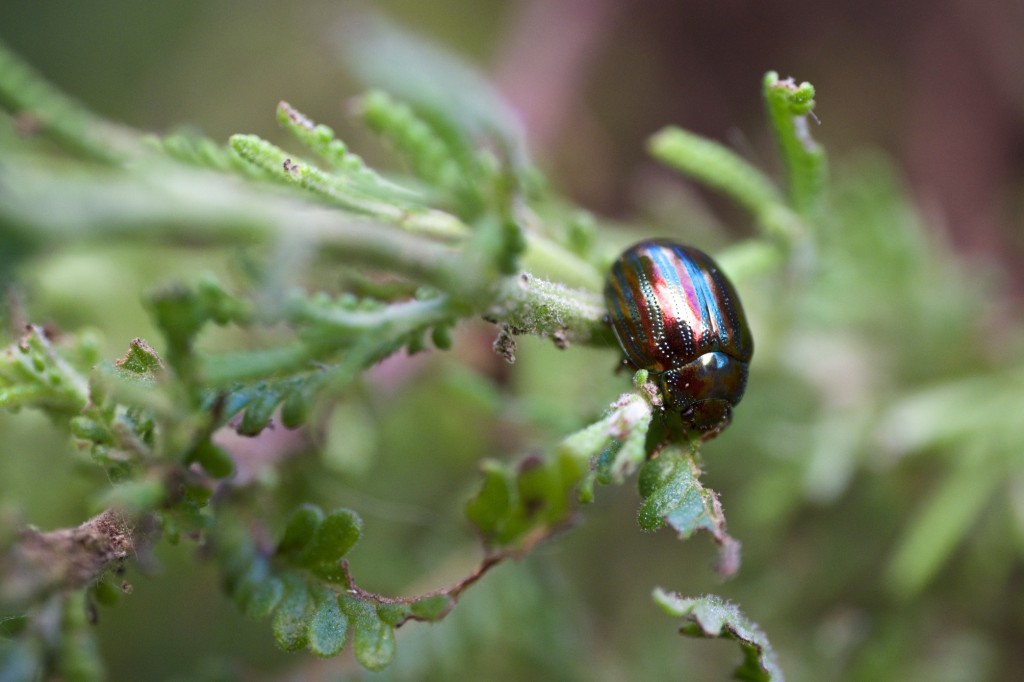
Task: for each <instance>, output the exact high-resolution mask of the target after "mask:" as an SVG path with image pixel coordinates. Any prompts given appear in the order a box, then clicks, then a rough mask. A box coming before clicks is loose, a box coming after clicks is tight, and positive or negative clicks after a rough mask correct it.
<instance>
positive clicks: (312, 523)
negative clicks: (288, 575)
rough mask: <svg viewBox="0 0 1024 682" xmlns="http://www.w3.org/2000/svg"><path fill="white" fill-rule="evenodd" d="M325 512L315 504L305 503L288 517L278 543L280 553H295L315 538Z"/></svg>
mask: <svg viewBox="0 0 1024 682" xmlns="http://www.w3.org/2000/svg"><path fill="white" fill-rule="evenodd" d="M323 520H324V513H323V512H322V511H321V510H320V507H317V506H316V505H313V504H303V505H301V506H300V507H299V508H298V509H296V510H295V511H294V512H292V515H291V518H289V519H288V525H287V526H286V527H285V529H284V535H283V536H282V537H281V542H279V543H278V544H277V552H278V554H294V553H295V552H298V551H300V550H302V549H305V547H306V546H307V545H308V544H309V543H310V542H311V541H312V540H313V537H314V536H315V535H316V531H317V529H318V528H320V524H321V523H323Z"/></svg>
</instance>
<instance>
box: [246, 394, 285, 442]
mask: <svg viewBox="0 0 1024 682" xmlns="http://www.w3.org/2000/svg"><path fill="white" fill-rule="evenodd" d="M280 401H281V396H280V395H278V393H277V392H276V391H274V390H273V388H272V387H269V386H267V387H266V390H262V391H259V392H257V393H256V394H255V395H253V397H252V398H251V399H250V400H249V402H248V404H246V406H245V414H244V415H243V416H242V422H241V424H239V426H238V433H239V434H240V435H242V436H257V435H259V434H260V432H261V431H263V429H265V428H267V424H269V423H270V417H271V416H273V414H274V410H275V409H276V408H277V404H278V403H279V402H280Z"/></svg>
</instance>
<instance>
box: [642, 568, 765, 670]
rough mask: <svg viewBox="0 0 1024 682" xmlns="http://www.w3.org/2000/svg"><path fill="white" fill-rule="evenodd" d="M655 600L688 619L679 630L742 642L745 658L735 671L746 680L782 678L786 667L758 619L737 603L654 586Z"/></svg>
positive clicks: (663, 607) (667, 609) (670, 613)
mask: <svg viewBox="0 0 1024 682" xmlns="http://www.w3.org/2000/svg"><path fill="white" fill-rule="evenodd" d="M654 600H655V602H656V603H657V604H658V605H659V606H661V608H662V609H663V610H664V611H665V612H666V613H668V614H669V615H670V616H676V617H682V618H683V619H684V621H683V625H682V627H680V628H679V631H680V632H681V633H682V634H684V635H687V636H689V637H703V638H723V639H731V640H733V641H735V642H737V643H739V645H740V649H741V650H742V651H743V662H742V663H741V664H740V666H739V667H738V668H736V670H735V672H734V673H733V674H734V676H735V677H736V679H738V680H745V681H746V682H782V681H783V676H782V670H781V669H780V668H779V665H778V663H777V662H776V660H775V652H774V651H773V650H772V646H771V644H770V643H769V642H768V637H767V636H766V635H765V634H764V632H763V631H762V630H761V628H759V627H758V626H757V624H756V623H754V622H753V621H751V620H749V619H748V618H747V617H746V616H744V615H743V614H742V613H741V612H740V610H739V609H738V608H737V607H736V606H735V605H733V604H729V603H727V602H724V601H722V599H721V598H719V597H716V596H714V595H707V596H705V597H700V598H696V599H688V598H684V597H681V596H679V595H678V594H674V593H671V592H666V591H664V590H662V589H661V588H657V589H655V590H654Z"/></svg>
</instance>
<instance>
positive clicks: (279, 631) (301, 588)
mask: <svg viewBox="0 0 1024 682" xmlns="http://www.w3.org/2000/svg"><path fill="white" fill-rule="evenodd" d="M282 580H283V583H284V598H283V599H282V600H281V602H280V604H278V607H277V610H276V611H275V612H274V620H273V631H274V640H275V641H276V642H277V645H278V646H279V647H281V648H282V649H284V650H285V651H298V650H299V649H301V648H303V647H305V646H306V643H307V642H308V641H309V623H310V620H311V618H312V614H313V609H315V608H316V602H315V600H314V599H313V598H312V597H311V596H310V594H309V589H308V587H307V586H306V582H305V581H304V580H303V579H302V578H300V577H299V576H297V575H294V574H292V573H286V574H285V575H284V576H283V577H282Z"/></svg>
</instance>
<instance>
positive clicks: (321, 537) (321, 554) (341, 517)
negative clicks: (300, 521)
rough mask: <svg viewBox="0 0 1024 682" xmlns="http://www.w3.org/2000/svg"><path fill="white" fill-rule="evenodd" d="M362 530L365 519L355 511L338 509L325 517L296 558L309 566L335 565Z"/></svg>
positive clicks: (350, 547)
mask: <svg viewBox="0 0 1024 682" xmlns="http://www.w3.org/2000/svg"><path fill="white" fill-rule="evenodd" d="M362 531H363V520H362V519H361V518H359V516H358V515H357V514H356V513H355V512H353V511H350V510H348V509H336V510H335V511H332V512H331V513H330V514H328V515H327V516H326V517H324V520H323V522H322V523H320V525H319V527H317V529H316V533H315V534H314V535H313V539H312V541H310V543H309V544H308V545H307V546H306V548H305V549H304V550H303V551H302V553H301V554H299V556H298V557H297V559H296V560H297V561H298V563H300V564H301V565H303V566H309V567H319V566H324V565H326V566H333V565H335V564H337V562H338V560H339V559H341V558H342V557H343V556H345V554H347V553H348V551H349V550H350V549H352V546H353V545H355V544H356V541H358V540H359V536H360V534H361V533H362Z"/></svg>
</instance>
